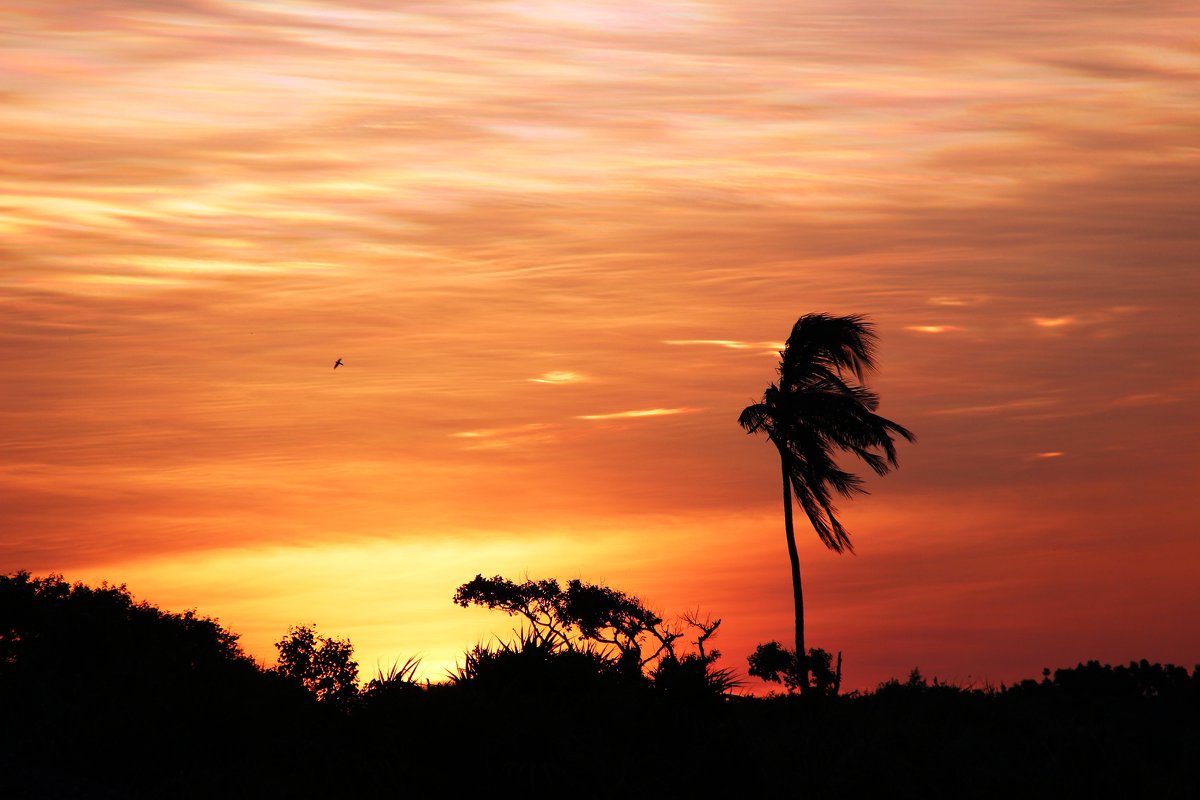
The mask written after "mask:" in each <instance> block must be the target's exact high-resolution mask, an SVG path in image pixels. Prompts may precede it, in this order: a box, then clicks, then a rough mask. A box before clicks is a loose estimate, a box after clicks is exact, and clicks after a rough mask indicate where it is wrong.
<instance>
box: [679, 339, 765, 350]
mask: <svg viewBox="0 0 1200 800" xmlns="http://www.w3.org/2000/svg"><path fill="white" fill-rule="evenodd" d="M663 344H669V345H678V346H686V345H711V346H713V347H726V348H728V349H730V350H764V351H769V352H773V353H774V352H779V351H780V350H782V349H783V348H784V347H785V344H786V343H785V342H740V341H737V340H735V339H664V340H663Z"/></svg>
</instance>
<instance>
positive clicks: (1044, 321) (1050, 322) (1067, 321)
mask: <svg viewBox="0 0 1200 800" xmlns="http://www.w3.org/2000/svg"><path fill="white" fill-rule="evenodd" d="M1076 322H1077V320H1076V319H1075V318H1074V317H1069V316H1068V317H1034V319H1033V324H1034V325H1036V326H1038V327H1039V328H1063V327H1066V326H1067V325H1074V324H1075V323H1076Z"/></svg>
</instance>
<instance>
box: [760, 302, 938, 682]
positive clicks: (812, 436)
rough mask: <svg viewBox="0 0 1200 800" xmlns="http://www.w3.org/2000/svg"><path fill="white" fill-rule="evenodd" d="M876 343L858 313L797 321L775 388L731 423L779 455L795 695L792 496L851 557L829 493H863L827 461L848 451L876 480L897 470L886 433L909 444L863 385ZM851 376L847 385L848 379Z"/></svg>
mask: <svg viewBox="0 0 1200 800" xmlns="http://www.w3.org/2000/svg"><path fill="white" fill-rule="evenodd" d="M876 341H877V336H876V334H875V331H874V328H873V326H872V325H871V323H869V322H867V321H866V320H865V319H864V318H863V317H861V316H859V315H850V316H845V317H834V316H830V315H828V314H808V315H805V316H803V317H801V318H800V319H799V320H797V321H796V324H795V326H793V327H792V333H791V335H790V336H789V337H788V340H787V344H786V345H785V346H784V349H783V352H781V353H780V354H779V355H780V362H779V383H778V384H774V383H773V384H771V385H770V386H768V387H767V389H766V391H765V392H764V393H763V399H762V402H760V403H755V404H754V405H750V406H747V407H746V408H745V409H743V410H742V413H741V416H739V417H738V424H739V425H741V426H742V427H743V428H745V429H746V432H747V433H758V432H759V431H762V432H764V433H766V434H767V438H768V439H769V440H770V441H771V443H772V444H773V445H775V448H776V449H777V450H778V451H779V459H780V463H781V466H782V470H783V525H784V531H785V533H786V534H787V547H788V558H789V559H790V560H791V566H792V597H793V599H794V601H795V604H796V662H797V667H798V668H799V670H800V675H799V677H800V691H801V692H802V693H803V692H804V690H805V689H806V688H807V687H808V675H809V668H808V657H807V651H806V650H805V649H804V593H803V591H802V588H801V583H800V558H799V555H798V554H797V552H796V535H795V531H794V529H793V527H792V496H793V495H795V499H796V503H798V504H799V506H800V508H801V509H803V510H804V513H805V515H806V516H807V517H808V521H809V522H810V523H812V527H813V530H815V531H816V533H817V536H818V537H819V538H820V540H821V541H822V542H823V543H824V544H825V546H826V547H828V548H829V549H830V550H833V551H834V552H836V553H841V552H844V551H846V550H850V551H851V552H853V551H854V547H853V545H851V543H850V535H849V533H847V531H846V529H845V528H843V527H842V524H841V522H839V521H838V518H837V515H836V512H837V509H836V508H834V506H833V503H832V493H833V492H836V493H837V494H840V495H842V496H844V497H851V496H853V495H855V494H866V489H864V488H863V486H862V479H861V478H859V477H858V476H857V475H854V474H852V473H849V472H846V471H844V470H842V469H840V468H839V467H838V465H837V463H836V461H835V460H834V455H835V454H836V453H837V452H838V451H848V452H850V453H852V454H853V455H855V456H857V457H858V458H860V459H862V460H863V461H864V462H866V464H867V466H868V467H870V468H871V470H872V471H874V472H875V474H877V475H884V474H886V473H887V472H888V471H890V469H891V468H892V467H895V466H897V462H896V447H895V443H894V441H893V438H892V436H893V434H895V435H897V436H901V437H903V438H904V439H906V440H908V441H910V442H912V441H915V440H916V437H915V436H914V435H913V434H912V432H911V431H909V430H908V429H907V428H904V427H903V426H901V425H898V424H896V423H895V422H892V421H891V420H888V419H884V418H883V417H881V416H879V415H877V414H875V413H874V412H875V409H877V408H878V407H879V396H878V395H877V394H875V393H874V392H872V391H871V390H869V389H867V388H866V386H865V385H863V383H862V380H863V376H864V374H866V373H868V372H870V371H872V370H874V369H875V357H874V356H875V343H876ZM851 375H853V377H854V379H855V381H854V382H851V381H850V380H849V378H850V376H851ZM877 451H882V452H877Z"/></svg>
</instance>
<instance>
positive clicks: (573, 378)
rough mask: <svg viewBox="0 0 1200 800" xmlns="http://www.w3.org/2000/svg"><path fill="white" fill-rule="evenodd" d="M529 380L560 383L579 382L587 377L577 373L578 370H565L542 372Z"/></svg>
mask: <svg viewBox="0 0 1200 800" xmlns="http://www.w3.org/2000/svg"><path fill="white" fill-rule="evenodd" d="M529 380H531V381H533V382H534V383H552V384H562V383H579V382H580V381H584V380H587V379H586V378H585V377H584V376H583V375H581V374H579V373H578V372H565V371H564V372H543V373H542V374H541V375H539V376H538V377H536V378H530V379H529Z"/></svg>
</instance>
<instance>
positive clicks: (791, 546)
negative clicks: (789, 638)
mask: <svg viewBox="0 0 1200 800" xmlns="http://www.w3.org/2000/svg"><path fill="white" fill-rule="evenodd" d="M780 463H781V464H782V466H783V529H784V532H785V533H786V534H787V547H788V559H789V560H790V561H791V563H792V600H793V602H794V603H795V605H796V666H798V667H799V668H800V669H799V672H800V676H799V677H800V694H804V692H805V691H806V690H807V689H808V651H807V650H805V649H804V589H803V587H802V586H801V584H800V554H799V552H797V550H796V531H795V529H794V528H793V527H792V484H791V482H790V481H789V480H788V468H787V461H786V460H784V459H782V458H781V459H780Z"/></svg>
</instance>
